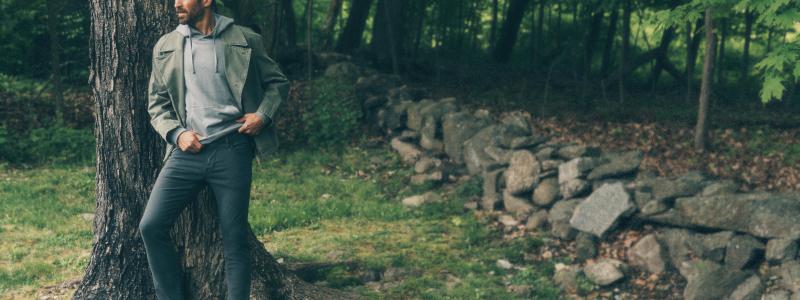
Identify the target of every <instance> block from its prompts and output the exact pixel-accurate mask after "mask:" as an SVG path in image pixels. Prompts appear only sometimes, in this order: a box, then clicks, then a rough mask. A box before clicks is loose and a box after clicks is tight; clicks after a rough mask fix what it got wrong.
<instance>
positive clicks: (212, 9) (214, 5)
mask: <svg viewBox="0 0 800 300" xmlns="http://www.w3.org/2000/svg"><path fill="white" fill-rule="evenodd" d="M211 11H213V12H217V1H216V0H211Z"/></svg>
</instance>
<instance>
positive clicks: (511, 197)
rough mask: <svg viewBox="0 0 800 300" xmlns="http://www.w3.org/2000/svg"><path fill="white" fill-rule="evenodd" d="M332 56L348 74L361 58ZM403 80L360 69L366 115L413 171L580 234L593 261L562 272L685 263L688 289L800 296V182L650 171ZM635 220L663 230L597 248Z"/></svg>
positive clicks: (514, 221) (609, 280)
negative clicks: (762, 187) (474, 184)
mask: <svg viewBox="0 0 800 300" xmlns="http://www.w3.org/2000/svg"><path fill="white" fill-rule="evenodd" d="M345 63H346V62H345ZM329 68H331V69H330V73H335V74H339V75H337V76H344V75H341V74H340V73H342V72H348V70H349V69H351V66H340V65H337V64H334V65H331V66H330V67H329ZM353 72H354V71H353ZM326 73H327V72H326ZM348 76H349V75H348ZM398 82H399V81H398V80H397V79H396V78H395V77H392V76H388V75H381V74H378V73H372V74H371V75H369V76H367V77H359V78H358V79H357V83H356V88H357V89H358V95H359V96H360V97H361V98H362V99H363V103H364V112H365V113H366V116H367V117H366V120H368V121H369V122H371V123H370V124H367V126H370V127H371V128H372V130H373V131H374V132H380V133H382V134H384V135H385V136H386V137H387V139H388V140H389V141H390V144H391V147H392V148H393V149H394V150H395V151H397V152H398V153H399V155H400V156H401V157H402V159H403V161H404V162H405V163H407V164H408V165H409V166H412V167H413V168H414V170H415V172H416V173H417V174H416V175H414V177H413V178H412V179H411V182H412V183H414V184H422V183H427V182H434V183H441V182H447V181H455V180H456V178H458V177H459V176H478V177H480V178H482V180H483V183H482V187H483V196H482V198H481V199H480V200H479V201H476V203H470V204H468V205H467V206H465V207H470V208H474V209H481V210H487V211H498V212H501V213H502V214H503V215H502V216H501V220H502V223H503V224H509V226H517V225H518V224H524V225H525V226H524V227H525V228H527V229H531V230H544V231H546V232H549V233H550V234H551V235H552V236H553V237H555V238H558V239H561V240H564V241H575V243H576V244H577V245H578V246H577V251H578V252H580V253H578V254H579V255H578V256H579V257H581V259H582V261H587V262H589V263H586V265H583V266H582V265H581V264H579V263H576V264H574V265H568V266H565V267H563V268H560V270H561V271H559V272H557V274H556V278H555V279H556V281H557V282H569V281H570V280H573V281H574V278H572V279H571V278H570V277H574V276H578V275H580V274H583V275H585V276H586V277H587V278H589V280H591V281H592V282H594V283H595V284H597V285H599V286H606V285H614V284H617V283H619V282H623V281H625V280H626V274H628V273H629V272H630V268H636V269H638V270H641V271H644V272H649V273H652V274H660V273H663V272H668V271H677V272H679V273H680V275H681V276H683V278H685V280H686V282H687V284H686V288H685V290H684V292H683V296H684V297H685V298H686V299H723V298H724V299H761V297H762V296H765V297H768V298H769V299H789V297H792V296H794V297H800V260H798V248H800V244H798V239H800V194H796V193H783V194H776V193H737V189H738V186H737V185H736V183H734V182H732V181H730V180H717V179H712V178H708V177H707V176H704V175H703V174H701V173H698V172H690V173H687V174H685V175H682V176H679V177H657V176H654V175H652V174H650V173H648V172H644V171H642V172H640V170H639V166H640V163H641V161H642V159H643V156H644V155H643V153H642V152H640V151H637V150H633V151H627V152H603V151H601V149H598V148H594V147H588V146H584V145H578V144H557V143H551V142H549V141H548V137H547V136H544V135H542V134H540V133H538V132H536V131H535V130H534V128H533V126H532V125H531V124H532V122H531V116H530V114H528V113H526V112H521V111H514V112H508V113H503V114H500V115H499V116H497V117H494V116H493V115H492V114H490V113H489V112H488V111H487V110H483V109H479V110H475V111H468V110H465V109H462V108H461V107H460V106H459V105H457V103H456V100H455V99H454V98H443V99H438V100H435V99H429V98H426V97H425V94H426V93H425V91H424V90H419V89H414V88H409V87H407V86H399V87H398V86H397V85H398ZM375 99H381V100H375ZM430 198H431V195H420V196H416V197H415V198H412V199H406V200H404V203H407V204H408V205H413V206H417V205H422V204H423V203H426V202H429V201H433V200H429V199H430ZM632 224H651V225H652V226H654V228H655V230H654V231H653V232H652V233H648V234H646V235H644V236H642V237H640V238H638V240H636V241H634V242H633V243H631V245H630V247H629V248H628V249H626V255H625V258H624V259H622V260H617V259H612V258H604V257H595V256H597V253H598V251H597V247H598V245H599V244H600V243H601V242H603V241H604V240H605V239H607V238H608V236H609V233H611V232H619V231H624V230H626V229H627V227H626V226H630V225H632ZM565 289H568V287H565Z"/></svg>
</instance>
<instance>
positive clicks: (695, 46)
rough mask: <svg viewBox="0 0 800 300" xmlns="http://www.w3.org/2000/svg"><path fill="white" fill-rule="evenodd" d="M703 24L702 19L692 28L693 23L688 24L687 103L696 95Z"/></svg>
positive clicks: (685, 71)
mask: <svg viewBox="0 0 800 300" xmlns="http://www.w3.org/2000/svg"><path fill="white" fill-rule="evenodd" d="M701 26H703V24H702V21H700V20H698V21H697V24H696V25H694V29H692V23H687V25H686V47H687V49H686V69H685V70H684V73H685V75H684V76H686V103H689V102H690V101H691V100H690V99H691V98H692V97H693V96H694V86H693V84H692V83H693V80H694V76H693V75H694V66H695V61H697V52H698V50H699V49H700V27H701Z"/></svg>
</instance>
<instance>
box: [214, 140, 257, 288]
mask: <svg viewBox="0 0 800 300" xmlns="http://www.w3.org/2000/svg"><path fill="white" fill-rule="evenodd" d="M231 134H232V135H236V136H235V137H231V138H230V139H228V140H226V143H224V145H220V147H219V148H217V149H216V150H217V151H215V154H214V159H213V164H212V169H211V170H209V173H208V178H207V182H208V186H209V187H210V188H211V189H212V191H213V192H214V197H215V198H216V202H217V215H218V216H219V221H220V235H221V236H222V242H223V247H224V258H225V282H226V283H227V286H228V296H227V298H226V299H228V300H246V299H249V298H250V272H251V260H250V251H249V248H248V245H247V232H248V230H249V228H250V225H249V223H247V212H248V207H249V204H250V186H251V180H252V175H253V174H252V172H253V169H252V163H253V144H252V143H253V142H252V141H251V140H248V139H249V138H248V137H247V136H243V135H241V134H239V133H236V132H234V133H231Z"/></svg>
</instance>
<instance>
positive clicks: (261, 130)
mask: <svg viewBox="0 0 800 300" xmlns="http://www.w3.org/2000/svg"><path fill="white" fill-rule="evenodd" d="M175 11H176V13H177V16H178V21H179V23H180V24H179V25H178V27H177V28H176V29H175V30H174V31H172V32H170V33H167V34H165V35H164V36H162V37H161V38H160V39H159V40H158V42H157V43H156V45H155V46H154V47H153V71H152V73H151V74H150V82H149V86H148V92H149V98H148V100H149V101H148V102H149V103H148V113H149V114H150V117H151V124H152V126H153V128H154V129H155V130H156V132H158V134H159V135H160V136H161V137H162V138H163V139H164V140H165V141H166V142H167V147H166V153H165V155H164V159H163V161H164V166H163V168H162V169H161V172H160V173H159V174H158V178H157V179H156V182H155V184H154V186H153V191H152V192H151V194H150V198H149V200H148V202H147V206H146V208H145V211H144V214H143V216H142V220H141V221H140V223H139V231H140V233H141V234H142V239H143V241H144V245H145V249H146V252H147V260H148V264H149V266H150V271H151V274H152V276H153V283H154V285H155V291H156V296H157V297H158V299H183V295H184V291H183V290H182V285H181V274H180V270H181V268H180V265H179V261H178V254H177V252H176V251H175V249H174V245H173V242H172V241H171V239H170V237H169V231H170V229H171V227H172V225H173V224H174V223H175V220H176V219H177V218H178V216H179V215H180V213H181V211H182V210H183V209H184V208H185V206H186V205H187V204H188V202H189V201H191V200H192V199H194V198H195V197H196V195H197V192H199V190H200V188H201V187H202V186H203V184H207V185H208V187H209V188H210V189H211V190H212V191H213V194H214V196H215V198H216V202H217V209H218V214H217V215H218V216H219V224H220V231H221V232H220V235H221V237H222V240H223V247H224V260H225V282H226V284H227V299H248V298H249V295H250V272H251V267H250V262H251V261H250V257H249V251H248V249H247V244H246V241H247V238H246V233H247V231H248V229H249V224H248V223H247V212H248V208H249V201H250V187H251V179H252V161H253V158H254V157H258V156H260V157H266V156H267V155H268V154H270V153H274V151H275V150H277V147H278V142H277V137H276V134H275V130H274V126H271V125H272V120H273V118H274V117H275V111H276V109H277V107H278V105H279V104H280V103H281V102H282V101H283V99H285V98H286V97H287V96H288V90H289V81H288V80H287V79H286V77H285V76H284V75H283V73H282V72H281V71H280V69H279V67H278V65H277V64H276V63H275V62H274V61H273V60H272V59H270V58H269V57H268V56H267V53H266V51H265V49H264V45H263V40H262V38H261V36H260V35H258V34H257V33H255V32H253V31H252V30H249V29H247V28H245V27H241V26H238V25H233V21H232V20H231V19H230V18H228V17H225V16H222V15H219V14H217V13H216V7H215V3H214V2H213V0H175Z"/></svg>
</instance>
